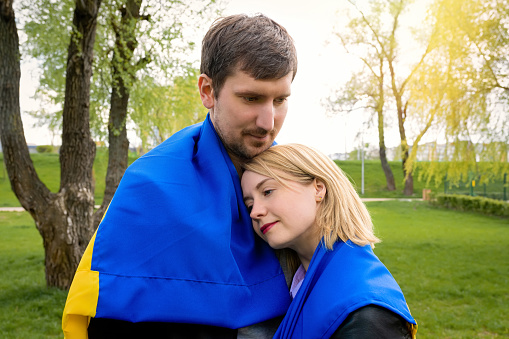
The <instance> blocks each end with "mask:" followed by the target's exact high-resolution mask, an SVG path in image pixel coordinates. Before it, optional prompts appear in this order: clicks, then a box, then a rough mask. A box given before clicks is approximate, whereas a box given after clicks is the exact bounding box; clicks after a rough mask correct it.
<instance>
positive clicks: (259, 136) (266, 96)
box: [200, 71, 292, 161]
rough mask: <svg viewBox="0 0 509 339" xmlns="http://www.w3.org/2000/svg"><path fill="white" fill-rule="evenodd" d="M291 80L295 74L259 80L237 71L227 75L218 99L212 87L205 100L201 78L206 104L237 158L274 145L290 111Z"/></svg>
mask: <svg viewBox="0 0 509 339" xmlns="http://www.w3.org/2000/svg"><path fill="white" fill-rule="evenodd" d="M203 76H204V75H202V77H203ZM205 77H206V76H205ZM291 83H292V73H289V74H287V75H286V76H284V77H283V78H280V79H270V80H255V79H254V78H253V77H251V76H250V75H248V74H247V73H245V72H242V71H236V72H235V73H234V74H233V75H231V76H229V77H228V78H226V81H225V82H224V85H223V87H222V88H221V90H220V92H219V96H218V97H217V98H215V97H214V95H213V90H212V92H211V93H210V96H209V97H208V98H206V100H204V94H203V92H202V85H201V84H203V81H202V79H200V91H201V92H202V100H203V103H204V105H205V106H206V107H207V108H208V109H209V110H210V117H211V120H212V123H213V125H214V128H215V129H216V132H217V133H218V134H219V137H220V138H221V140H222V142H223V144H224V146H225V148H226V150H227V151H228V153H229V154H230V157H232V160H233V161H235V160H236V159H234V158H237V159H238V160H244V159H250V158H252V157H254V156H255V155H257V154H259V153H261V152H263V151H265V150H266V149H267V148H269V147H270V146H271V145H272V143H273V142H274V139H275V138H276V136H277V134H278V133H279V131H280V129H281V126H282V125H283V121H284V120H285V117H286V112H287V111H288V97H289V96H290V93H291Z"/></svg>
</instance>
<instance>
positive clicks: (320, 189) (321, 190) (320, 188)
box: [313, 178, 327, 201]
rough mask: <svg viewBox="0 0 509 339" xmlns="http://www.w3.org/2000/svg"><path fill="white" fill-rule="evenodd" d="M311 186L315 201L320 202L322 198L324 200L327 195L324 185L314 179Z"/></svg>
mask: <svg viewBox="0 0 509 339" xmlns="http://www.w3.org/2000/svg"><path fill="white" fill-rule="evenodd" d="M313 185H314V188H315V199H316V201H322V200H323V198H325V194H326V193H327V188H326V187H325V184H324V183H323V182H322V181H321V180H319V179H316V178H315V179H314V180H313Z"/></svg>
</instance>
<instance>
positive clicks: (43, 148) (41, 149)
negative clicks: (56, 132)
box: [35, 145, 54, 153]
mask: <svg viewBox="0 0 509 339" xmlns="http://www.w3.org/2000/svg"><path fill="white" fill-rule="evenodd" d="M35 149H36V150H37V153H53V149H54V148H53V145H39V146H37V147H36V148H35Z"/></svg>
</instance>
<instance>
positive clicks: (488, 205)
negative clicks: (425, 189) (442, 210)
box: [433, 194, 509, 218]
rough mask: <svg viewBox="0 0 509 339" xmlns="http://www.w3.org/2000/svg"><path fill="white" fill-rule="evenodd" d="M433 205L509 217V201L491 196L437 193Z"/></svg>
mask: <svg viewBox="0 0 509 339" xmlns="http://www.w3.org/2000/svg"><path fill="white" fill-rule="evenodd" d="M433 205H436V206H440V207H446V208H451V209H457V210H460V211H472V212H478V213H482V214H486V215H494V216H498V217H508V218H509V203H508V202H505V201H501V200H495V199H490V198H484V197H471V196H468V195H457V194H437V195H436V196H435V199H434V200H433Z"/></svg>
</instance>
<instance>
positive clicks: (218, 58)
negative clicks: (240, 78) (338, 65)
mask: <svg viewBox="0 0 509 339" xmlns="http://www.w3.org/2000/svg"><path fill="white" fill-rule="evenodd" d="M236 70H241V71H243V72H246V73H247V74H249V75H250V76H252V77H253V78H255V79H257V80H258V79H280V78H282V77H284V76H285V75H287V74H289V73H290V72H293V75H292V80H293V78H294V77H295V74H296V73H297V52H296V50H295V46H294V44H293V39H292V37H291V36H290V35H289V34H288V32H287V31H286V29H285V28H284V27H283V26H281V25H279V24H278V23H277V22H275V21H274V20H272V19H270V18H268V17H266V16H264V15H262V14H258V15H256V16H252V17H250V16H247V15H244V14H239V15H232V16H228V17H225V18H221V19H219V20H216V21H215V22H214V24H213V25H212V26H211V28H210V29H209V31H208V32H207V34H206V35H205V37H204V38H203V42H202V52H201V67H200V72H201V73H202V74H206V75H207V76H209V77H210V78H211V79H212V88H213V89H214V95H215V97H216V98H217V97H218V95H219V92H220V91H221V88H222V87H223V85H224V82H225V80H226V78H227V77H228V76H230V75H232V74H233V73H234V72H235V71H236Z"/></svg>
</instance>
